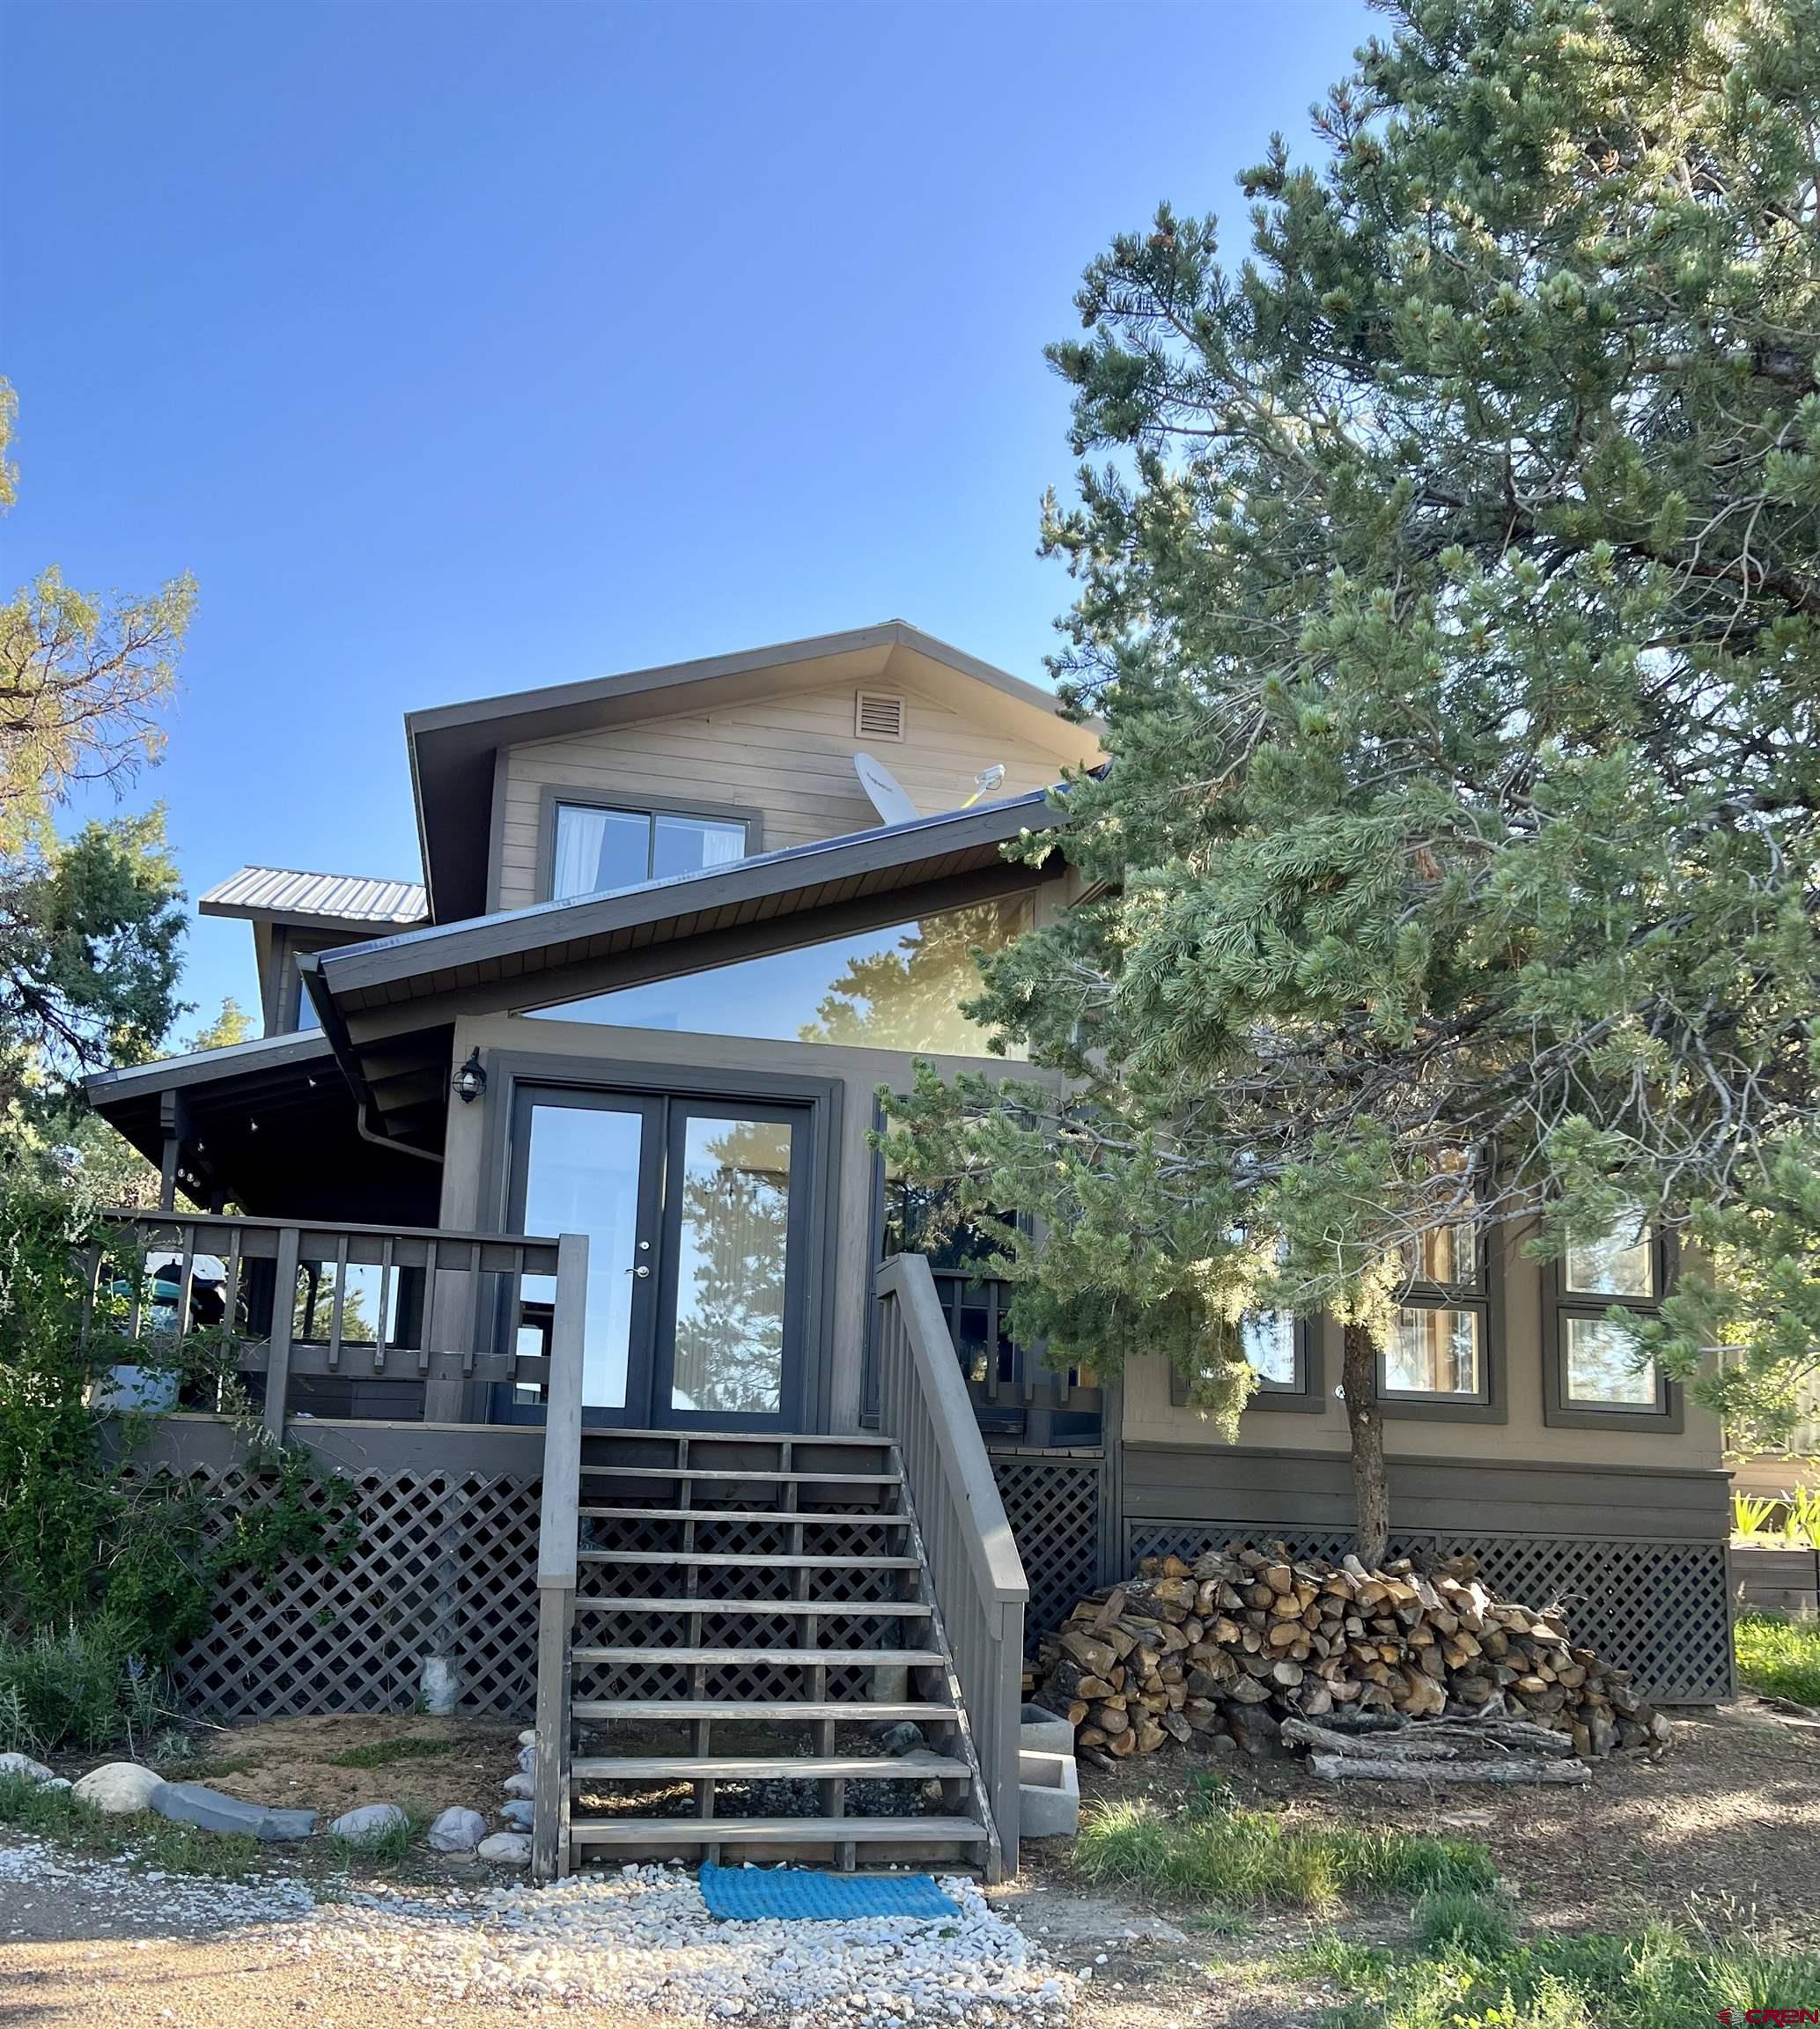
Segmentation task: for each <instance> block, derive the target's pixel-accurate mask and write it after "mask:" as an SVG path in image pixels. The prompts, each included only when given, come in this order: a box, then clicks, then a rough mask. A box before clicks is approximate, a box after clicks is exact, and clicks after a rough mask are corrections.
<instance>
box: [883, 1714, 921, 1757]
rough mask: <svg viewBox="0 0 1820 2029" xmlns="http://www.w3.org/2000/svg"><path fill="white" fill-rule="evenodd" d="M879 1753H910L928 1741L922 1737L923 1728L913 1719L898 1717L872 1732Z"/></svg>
mask: <svg viewBox="0 0 1820 2029" xmlns="http://www.w3.org/2000/svg"><path fill="white" fill-rule="evenodd" d="M873 1739H874V1740H875V1741H877V1743H878V1747H879V1752H881V1754H911V1753H914V1752H916V1750H917V1748H918V1747H925V1746H927V1745H928V1742H927V1741H925V1739H924V1738H923V1729H922V1728H921V1727H920V1726H918V1725H917V1723H916V1722H915V1720H913V1719H899V1720H897V1721H895V1723H893V1724H891V1725H889V1726H886V1727H884V1728H882V1729H881V1730H880V1731H879V1732H877V1733H875V1734H873Z"/></svg>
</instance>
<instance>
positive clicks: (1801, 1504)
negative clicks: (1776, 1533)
mask: <svg viewBox="0 0 1820 2029" xmlns="http://www.w3.org/2000/svg"><path fill="white" fill-rule="evenodd" d="M1788 1527H1789V1530H1790V1531H1791V1532H1792V1533H1794V1534H1795V1535H1798V1536H1799V1537H1800V1538H1801V1540H1802V1542H1803V1543H1805V1544H1806V1545H1807V1546H1808V1547H1809V1549H1810V1550H1820V1487H1790V1488H1789V1490H1788Z"/></svg>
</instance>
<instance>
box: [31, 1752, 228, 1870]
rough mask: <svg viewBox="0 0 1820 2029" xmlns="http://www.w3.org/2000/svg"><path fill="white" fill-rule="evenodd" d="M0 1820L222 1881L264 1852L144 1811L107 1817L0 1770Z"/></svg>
mask: <svg viewBox="0 0 1820 2029" xmlns="http://www.w3.org/2000/svg"><path fill="white" fill-rule="evenodd" d="M0 1825H5V1826H11V1827H12V1828H13V1829H14V1830H16V1831H19V1832H24V1833H29V1834H30V1835H31V1836H32V1837H33V1838H37V1839H45V1840H49V1841H52V1842H54V1843H55V1844H56V1845H58V1846H61V1847H63V1848H67V1849H68V1850H70V1851H71V1852H76V1853H85V1854H89V1855H92V1856H94V1857H95V1858H97V1859H106V1860H129V1861H132V1862H135V1863H137V1864H139V1865H141V1866H145V1867H156V1868H159V1869H162V1870H163V1871H164V1872H166V1874H203V1875H207V1876H208V1877H210V1878H211V1879H215V1880H222V1881H238V1880H242V1879H244V1878H246V1877H247V1875H249V1874H251V1873H253V1872H254V1870H256V1869H257V1868H258V1867H259V1865H260V1864H261V1863H262V1861H263V1860H264V1859H265V1858H266V1857H267V1856H265V1855H264V1854H263V1853H262V1851H261V1848H260V1844H259V1841H258V1840H256V1839H251V1838H247V1837H244V1836H241V1835H240V1834H238V1833H217V1832H203V1831H201V1830H199V1829H198V1828H197V1827H196V1826H194V1825H178V1824H174V1823H173V1821H172V1820H171V1819H168V1818H160V1817H158V1814H157V1813H156V1812H155V1811H139V1812H136V1813H135V1814H134V1815H132V1816H131V1817H124V1818H121V1817H108V1816H107V1815H106V1814H105V1813H104V1812H102V1811H97V1810H96V1809H95V1807H94V1805H93V1804H86V1803H84V1802H83V1801H82V1799H81V1798H80V1797H72V1796H71V1795H70V1792H69V1790H67V1789H42V1788H41V1787H40V1786H39V1785H38V1784H37V1783H35V1782H28V1781H26V1778H25V1777H24V1776H23V1775H0Z"/></svg>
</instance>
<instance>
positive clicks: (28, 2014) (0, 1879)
mask: <svg viewBox="0 0 1820 2029" xmlns="http://www.w3.org/2000/svg"><path fill="white" fill-rule="evenodd" d="M944 1885H945V1886H946V1888H947V1891H948V1893H949V1894H950V1895H951V1896H952V1897H953V1898H954V1900H955V1901H956V1902H957V1903H958V1904H959V1905H960V1914H959V1915H958V1916H956V1917H954V1918H951V1919H948V1920H947V1921H943V1922H911V1921H909V1920H907V1919H901V1918H873V1919H868V1920H866V1921H864V1922H851V1923H779V1922H760V1923H729V1924H715V1923H712V1922H711V1921H710V1919H709V1917H708V1915H707V1911H706V1909H705V1907H704V1905H703V1902H702V1899H701V1894H700V1892H699V1890H698V1889H697V1888H696V1885H695V1882H694V1879H693V1878H691V1877H690V1876H689V1875H688V1874H687V1873H685V1872H683V1871H682V1870H680V1869H676V1868H666V1867H638V1868H627V1869H625V1870H622V1871H621V1872H619V1873H617V1874H606V1875H590V1876H587V1877H586V1878H578V1879H574V1880H571V1881H568V1882H564V1883H561V1884H559V1885H556V1886H555V1887H552V1888H548V1889H536V1888H532V1887H530V1886H528V1885H520V1884H517V1883H514V1884H512V1885H510V1886H505V1887H479V1888H466V1887H455V1888H449V1889H439V1888H426V1887H423V1886H415V1885H414V1886H410V1887H399V1888H392V1887H387V1886H386V1885H382V1884H369V1885H364V1886H362V1887H359V1888H357V1889H353V1890H350V1891H348V1892H347V1893H344V1894H343V1895H342V1896H341V1897H340V1898H339V1899H338V1900H333V1901H329V1900H319V1899H318V1896H317V1893H316V1892H315V1891H314V1890H313V1889H312V1888H311V1887H309V1886H308V1885H305V1884H304V1883H302V1882H299V1881H296V1880H293V1879H290V1878H286V1877H284V1876H283V1875H282V1874H277V1873H273V1874H269V1875H267V1876H264V1877H262V1878H255V1879H252V1880H248V1881H246V1882H238V1883H224V1882H216V1881H203V1880H199V1879H196V1878H191V1877H179V1876H166V1875H162V1874H159V1873H157V1872H155V1871H152V1872H148V1871H142V1870H137V1869H135V1868H133V1867H131V1866H128V1865H124V1864H122V1863H117V1862H99V1861H97V1862H91V1861H84V1860H77V1859H70V1858H67V1857H61V1856H57V1855H55V1854H53V1853H52V1852H51V1851H50V1850H49V1848H47V1847H45V1846H43V1845H41V1844H39V1843H37V1842H35V1841H19V1842H18V1843H16V1844H15V1845H13V1846H11V1847H9V1848H0V2023H5V2022H10V2021H13V2020H19V2021H26V2020H29V2021H33V2022H34V2023H46V2024H48V2023H54V2022H60V2021H64V2020H67V2021H68V2022H70V2023H71V2024H74V2023H77V2022H82V2023H85V2024H86V2023H88V2022H90V2021H107V2020H109V2019H110V2018H111V2019H114V2020H117V2021H120V2022H123V2023H124V2022H138V2021H141V2020H144V2021H146V2022H154V2021H156V2022H171V2023H174V2024H176V2025H179V2029H192V2025H194V2029H213V2025H214V2023H215V2022H216V2021H217V2019H222V2017H220V2016H218V2015H217V2013H215V2012H211V2011H210V2010H212V2009H214V2007H215V2005H216V2003H215V2001H214V2000H213V1999H211V1998H209V1997H207V1996H204V1997H203V1999H202V2000H201V2001H200V2002H198V2001H197V1999H196V1997H195V1996H192V1995H191V1994H190V1992H189V1986H188V1980H189V1978H190V1977H191V1976H190V1975H183V1976H180V1977H173V1978H171V1979H168V1980H158V1981H152V1982H151V1991H152V1992H153V1993H155V1994H156V1995H157V1996H158V2007H157V2008H155V2009H151V2010H150V2011H144V2012H139V2013H134V2012H122V2011H120V2010H121V2005H122V1994H121V1992H120V1991H118V1990H117V1989H115V1990H114V1991H112V1992H111V1993H110V1994H109V1996H108V1998H107V2004H106V2005H102V2004H101V2003H100V2002H99V2000H97V2001H96V2002H95V2003H93V2005H82V2004H79V2003H78V2004H77V2006H76V2007H75V2008H74V2010H73V2011H71V2012H70V2013H68V2014H63V2013H60V2012H58V2011H55V2010H54V2009H53V2008H51V2007H49V2006H48V2005H46V2000H47V1999H48V1996H46V1997H41V1999H40V2001H39V2002H38V2003H36V2004H35V2005H34V2004H33V2003H29V2002H27V2001H26V1999H25V1996H26V1993H27V1992H29V1991H30V1989H31V1988H32V1987H33V1985H36V1986H39V1987H41V1988H42V1987H43V1986H44V1985H45V1984H46V1982H47V1981H49V1982H50V1984H51V1986H52V1988H53V1989H55V1988H57V1987H58V1986H62V1987H64V1988H68V1987H70V1984H71V1981H72V1977H73V1983H74V1988H75V1990H76V1991H77V1992H80V1991H81V1990H82V1988H84V1987H85V1985H87V1984H88V1982H85V1981H84V1980H83V1979H82V1977H81V1968H80V1966H78V1965H77V1964H76V1963H75V1960H74V1955H73V1953H72V1952H70V1949H69V1947H70V1945H72V1944H74V1943H75V1942H76V1941H77V1939H83V1940H86V1941H88V1942H89V1943H90V1944H91V1945H92V1946H107V1945H112V1946H116V1947H118V1946H124V1948H125V1949H126V1950H127V1951H129V1952H141V1951H154V1952H155V1951H160V1950H162V1952H164V1954H165V1955H166V1957H170V1956H173V1955H174V1956H175V1957H176V1958H177V1959H182V1958H183V1956H184V1953H183V1952H182V1951H181V1949H180V1947H181V1946H182V1945H184V1944H191V1945H194V1944H198V1943H200V1944H210V1945H214V1946H217V1947H220V1946H224V1945H226V1946H231V1947H232V1954H231V1955H232V1958H234V1959H239V1962H240V1963H239V1966H235V1967H232V1970H231V1972H230V1975H229V1976H230V1977H232V1975H233V1974H239V1975H240V1976H242V1977H244V1976H245V1974H246V1973H247V1970H248V1969H249V1967H256V1968H257V1969H258V1976H257V1987H256V1993H257V1996H258V1999H257V2001H256V2002H254V2001H253V1996H252V1994H251V1993H249V1992H248V1990H247V1988H245V1987H244V1986H243V1987H242V1988H241V1989H240V1992H239V1996H238V2007H237V2008H231V2009H230V2011H229V2012H228V2014H227V2016H226V2017H225V2019H228V2020H234V2019H238V2020H239V2021H240V2022H247V2021H252V2022H263V2021H269V2020H277V2019H281V2018H289V2017H290V2016H291V2014H295V2013H310V2014H313V2015H315V2016H317V2017H319V2018H321V2019H322V2020H323V2021H324V2022H325V2023H326V2022H328V2020H331V2019H337V2020H340V2021H343V2022H347V2023H350V2024H354V2023H360V2022H363V2021H365V2020H366V2019H369V2018H371V2019H374V2020H392V2021H398V2020H405V2021H417V2022H424V2023H431V2022H437V2023H457V2024H459V2023H466V2022H468V2021H469V2020H473V2019H481V2018H484V2014H485V2013H489V2012H490V2011H494V2010H496V2009H500V2008H504V2009H506V2010H509V2011H512V2012H513V2013H514V2014H515V2015H516V2016H518V2017H519V2018H524V2017H525V2016H526V2015H527V2014H531V2013H544V2012H551V2013H560V2012H561V2011H565V2010H570V2009H580V2010H583V2011H585V2012H586V2016H587V2017H590V2018H593V2019H595V2020H602V2019H604V2020H606V2021H609V2022H612V2023H614V2024H615V2025H618V2024H621V2023H630V2022H632V2021H635V2020H636V2021H640V2022H642V2021H646V2020H651V2021H659V2020H662V2021H668V2022H683V2023H691V2024H693V2023H717V2022H725V2021H734V2020H739V2021H744V2022H748V2023H752V2024H763V2025H770V2024H777V2025H790V2029H834V2025H838V2029H888V2025H889V2029H906V2025H917V2029H923V2025H931V2029H932V2025H937V2024H947V2023H954V2022H965V2023H967V2024H968V2025H981V2029H986V2025H994V2024H999V2025H1012V2024H1019V2025H1025V2024H1028V2025H1031V2029H1043V2025H1059V2024H1061V2023H1062V2022H1064V2021H1065V2019H1066V2018H1068V2016H1069V2014H1070V2012H1071V2011H1072V2005H1073V2002H1074V1998H1075V1995H1076V1992H1077V1986H1078V1982H1077V1979H1076V1976H1075V1975H1074V1974H1071V1973H1069V1972H1066V1971H1065V1970H1062V1969H1060V1968H1059V1967H1057V1966H1056V1965H1054V1964H1052V1963H1051V1962H1050V1959H1049V1958H1048V1955H1047V1954H1046V1953H1045V1952H1043V1950H1042V1949H1041V1947H1040V1946H1039V1945H1037V1944H1033V1943H1032V1942H1031V1941H1029V1940H1028V1939H1027V1938H1026V1937H1025V1936H1024V1934H1023V1932H1022V1931H1021V1929H1019V1928H1018V1926H1017V1925H1016V1924H1015V1923H1013V1922H1010V1921H1009V1920H1008V1919H1007V1918H1006V1917H1003V1916H1000V1915H995V1914H994V1913H993V1912H992V1911H991V1908H990V1907H988V1905H987V1903H986V1900H985V1898H984V1895H983V1894H982V1893H981V1891H980V1889H979V1888H978V1886H977V1885H976V1884H975V1883H973V1882H971V1881H968V1880H964V1879H958V1878H957V1879H953V1880H948V1881H946V1882H945V1883H944ZM16 1940H17V1941H18V1942H17V1943H15V1941H16ZM57 1942H61V1943H63V1944H64V1946H65V1950H64V1951H63V1952H62V1953H61V1954H46V1953H44V1952H41V1950H39V1949H38V1948H39V1947H41V1946H43V1945H46V1944H53V1943H57ZM94 1956H95V1954H94V1952H91V1959H93V1958H94ZM133 1970H134V1971H136V1972H139V1973H142V1974H149V1973H150V1971H151V1967H150V1965H149V1964H148V1965H146V1966H144V1967H134V1968H133ZM141 1984H142V1985H143V1984H144V1980H143V1979H142V1981H141ZM105 1985H106V1986H107V1988H114V1982H113V1981H107V1982H105ZM336 1995H339V1996H344V1997H345V1996H358V1997H359V1999H358V2000H357V2001H355V2002H352V2003H350V2002H349V2001H348V2000H346V1999H345V1998H344V1999H343V2002H342V2003H340V2008H341V2012H340V2013H339V2015H337V2014H336V2013H335V2006H336V2003H335V2002H334V2001H333V2000H332V1999H331V1998H330V1997H331V1996H336ZM280 1996H285V1998H284V2000H283V2002H282V2004H281V2000H280ZM60 1998H61V1997H60ZM249 2003H251V2005H249ZM15 2010H17V2011H15ZM193 2010H194V2011H193ZM476 2010H478V2011H482V2013H481V2014H480V2015H476V2014H475V2011H476ZM609 2010H610V2011H611V2012H610V2013H606V2014H605V2015H604V2016H603V2014H602V2011H609ZM365 2011H372V2013H371V2015H370V2016H369V2014H368V2013H367V2012H365Z"/></svg>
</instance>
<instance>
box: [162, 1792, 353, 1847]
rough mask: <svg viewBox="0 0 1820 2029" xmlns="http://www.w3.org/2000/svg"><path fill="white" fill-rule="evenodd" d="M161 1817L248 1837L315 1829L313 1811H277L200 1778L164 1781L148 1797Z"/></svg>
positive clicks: (299, 1835) (303, 1835)
mask: <svg viewBox="0 0 1820 2029" xmlns="http://www.w3.org/2000/svg"><path fill="white" fill-rule="evenodd" d="M151 1808H152V1809H153V1810H154V1811H157V1812H158V1816H159V1817H160V1818H170V1819H174V1820H175V1821H176V1822H177V1823H178V1824H180V1825H195V1826H200V1828H201V1829H202V1830H203V1831H204V1832H220V1833H229V1834H232V1833H239V1834H240V1835H241V1836H243V1837H245V1838H248V1839H265V1840H278V1839H307V1838H308V1837H309V1835H310V1834H311V1833H312V1832H313V1831H314V1830H315V1829H316V1813H315V1812H314V1811H279V1810H275V1809H273V1808H272V1806H271V1805H270V1804H243V1803H242V1802H241V1801H240V1799H239V1797H224V1796H223V1795H222V1794H221V1792H220V1790H218V1789H208V1788H206V1787H205V1786H204V1785H203V1784H202V1783H200V1782H165V1783H161V1784H160V1785H159V1786H158V1790H157V1792H156V1793H155V1794H154V1796H153V1797H152V1799H151Z"/></svg>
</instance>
